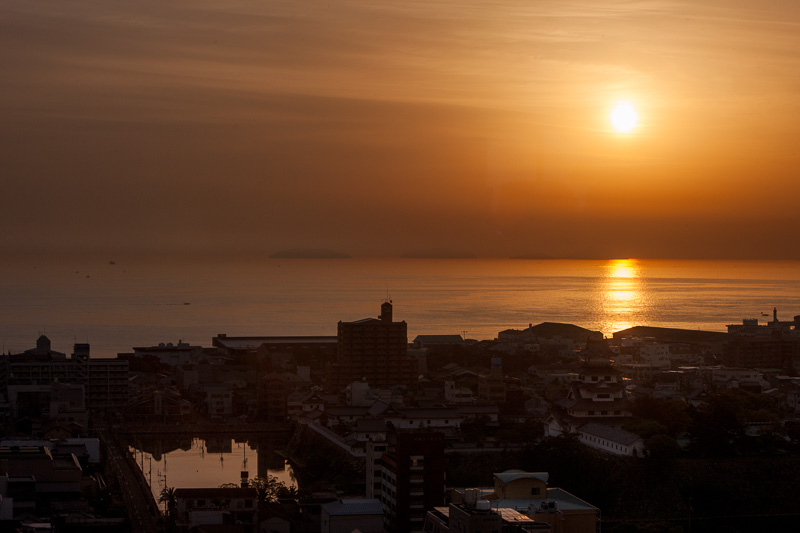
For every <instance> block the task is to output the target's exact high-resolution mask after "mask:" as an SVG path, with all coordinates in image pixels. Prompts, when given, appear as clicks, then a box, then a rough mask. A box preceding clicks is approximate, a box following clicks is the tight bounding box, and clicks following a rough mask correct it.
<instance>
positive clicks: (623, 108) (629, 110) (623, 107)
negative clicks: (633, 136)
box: [609, 102, 639, 133]
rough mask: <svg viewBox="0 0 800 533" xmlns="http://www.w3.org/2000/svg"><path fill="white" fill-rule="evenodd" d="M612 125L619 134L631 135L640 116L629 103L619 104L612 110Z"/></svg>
mask: <svg viewBox="0 0 800 533" xmlns="http://www.w3.org/2000/svg"><path fill="white" fill-rule="evenodd" d="M609 118H610V119H611V125H612V126H614V129H615V130H616V131H617V132H618V133H630V132H632V131H633V130H634V129H636V123H637V122H638V121H639V114H638V113H636V110H635V109H634V108H633V106H632V105H631V104H629V103H628V102H618V103H617V105H615V106H614V109H612V110H611V115H610V116H609Z"/></svg>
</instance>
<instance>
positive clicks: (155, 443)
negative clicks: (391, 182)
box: [130, 435, 297, 501]
mask: <svg viewBox="0 0 800 533" xmlns="http://www.w3.org/2000/svg"><path fill="white" fill-rule="evenodd" d="M285 444H286V443H285V442H282V441H276V440H275V439H274V438H264V437H262V436H255V437H249V438H248V437H245V436H237V437H231V436H223V435H207V436H204V437H189V436H146V437H143V438H137V439H135V440H134V441H133V444H131V445H130V452H131V453H132V454H133V456H134V457H135V458H136V464H137V465H138V467H139V468H140V469H141V471H142V473H143V474H144V478H145V480H146V481H147V482H148V484H149V485H150V490H151V492H152V493H153V497H154V498H155V500H156V501H158V497H159V495H160V494H161V490H162V489H164V488H165V487H173V488H208V487H219V486H220V485H223V484H229V483H234V484H236V485H239V484H240V483H241V478H242V475H243V473H244V472H246V473H247V477H248V478H249V479H252V478H254V477H257V476H258V477H265V476H267V475H269V476H275V477H276V478H278V481H280V482H283V483H285V484H286V486H287V487H297V481H296V480H295V477H294V472H293V471H292V467H291V465H290V464H289V462H288V461H286V459H284V457H283V456H282V455H281V454H280V453H278V451H276V450H280V449H281V448H282V447H283V446H285Z"/></svg>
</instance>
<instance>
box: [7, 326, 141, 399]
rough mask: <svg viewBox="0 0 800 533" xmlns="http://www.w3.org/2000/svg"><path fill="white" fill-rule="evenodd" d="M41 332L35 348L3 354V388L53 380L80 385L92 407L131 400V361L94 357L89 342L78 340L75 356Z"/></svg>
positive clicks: (40, 383)
mask: <svg viewBox="0 0 800 533" xmlns="http://www.w3.org/2000/svg"><path fill="white" fill-rule="evenodd" d="M50 346H51V345H50V339H48V338H47V337H46V336H44V335H42V336H41V337H39V339H38V340H37V341H36V348H32V349H30V350H26V351H25V352H23V353H20V354H9V355H2V356H0V369H2V373H1V375H0V389H1V390H2V392H5V393H7V392H8V389H9V387H15V386H28V385H49V384H50V383H53V382H56V381H57V382H59V383H67V384H72V385H81V386H83V387H84V391H85V395H86V396H85V402H86V407H87V408H88V409H89V410H102V409H120V408H122V407H123V406H124V405H125V404H126V403H127V401H128V362H127V361H125V360H123V359H92V358H90V357H89V345H88V344H82V343H79V344H75V347H74V350H73V353H72V356H71V357H70V358H67V356H66V354H64V353H62V352H57V351H54V350H52V349H51V348H50Z"/></svg>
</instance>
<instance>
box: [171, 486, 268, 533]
mask: <svg viewBox="0 0 800 533" xmlns="http://www.w3.org/2000/svg"><path fill="white" fill-rule="evenodd" d="M175 500H176V502H177V505H176V508H177V518H176V524H177V526H178V528H179V529H180V530H181V531H189V530H190V529H192V528H193V527H197V526H203V525H222V524H228V525H238V526H241V530H242V531H252V532H253V533H255V532H256V531H258V520H257V516H258V493H257V491H256V489H254V488H249V487H248V488H239V487H235V488H233V487H232V488H228V487H224V488H222V487H220V488H193V489H188V488H177V489H175Z"/></svg>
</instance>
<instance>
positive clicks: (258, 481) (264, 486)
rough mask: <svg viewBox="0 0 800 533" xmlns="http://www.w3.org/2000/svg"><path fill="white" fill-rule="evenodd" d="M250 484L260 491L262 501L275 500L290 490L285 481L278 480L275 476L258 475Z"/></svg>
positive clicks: (259, 498)
mask: <svg viewBox="0 0 800 533" xmlns="http://www.w3.org/2000/svg"><path fill="white" fill-rule="evenodd" d="M250 486H251V487H253V488H254V489H256V492H257V493H258V501H260V502H275V501H277V500H278V498H280V497H283V495H284V494H285V493H286V491H287V490H288V489H287V488H286V484H285V483H284V482H283V481H278V478H277V477H275V476H270V475H269V474H267V475H266V476H258V477H254V478H253V479H252V480H251V481H250Z"/></svg>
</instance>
